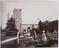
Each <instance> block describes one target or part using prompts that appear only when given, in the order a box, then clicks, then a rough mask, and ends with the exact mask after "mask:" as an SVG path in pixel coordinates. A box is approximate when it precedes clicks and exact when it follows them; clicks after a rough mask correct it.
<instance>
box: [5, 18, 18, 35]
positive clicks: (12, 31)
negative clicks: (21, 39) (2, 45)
mask: <svg viewBox="0 0 59 48" xmlns="http://www.w3.org/2000/svg"><path fill="white" fill-rule="evenodd" d="M6 24H7V27H6V28H5V30H6V34H7V35H16V34H17V32H18V30H17V29H16V25H15V20H14V18H13V17H11V18H10V19H9V20H8V22H7V23H6Z"/></svg>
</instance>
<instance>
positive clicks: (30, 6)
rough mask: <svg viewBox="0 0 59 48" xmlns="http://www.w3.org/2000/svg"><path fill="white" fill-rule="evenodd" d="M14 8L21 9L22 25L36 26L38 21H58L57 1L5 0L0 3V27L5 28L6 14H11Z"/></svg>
mask: <svg viewBox="0 0 59 48" xmlns="http://www.w3.org/2000/svg"><path fill="white" fill-rule="evenodd" d="M14 8H21V9H22V23H24V24H37V23H38V17H39V20H41V21H45V20H49V21H52V20H56V19H58V14H57V13H58V11H57V8H58V6H57V1H56V0H54V1H53V0H48V1H47V0H44V1H43V0H17V1H16V0H5V1H3V3H2V10H3V12H2V13H3V14H2V26H4V27H5V26H6V24H5V23H6V22H7V14H8V12H9V16H11V15H12V14H13V13H12V12H13V9H14Z"/></svg>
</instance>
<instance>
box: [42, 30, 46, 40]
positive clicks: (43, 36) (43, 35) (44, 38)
mask: <svg viewBox="0 0 59 48" xmlns="http://www.w3.org/2000/svg"><path fill="white" fill-rule="evenodd" d="M42 41H47V37H46V34H45V30H43V34H42Z"/></svg>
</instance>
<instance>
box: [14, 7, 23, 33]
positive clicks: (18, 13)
mask: <svg viewBox="0 0 59 48" xmlns="http://www.w3.org/2000/svg"><path fill="white" fill-rule="evenodd" d="M13 15H14V18H15V23H16V28H17V29H18V30H19V32H21V21H22V17H21V9H18V8H17V9H16V8H14V10H13Z"/></svg>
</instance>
